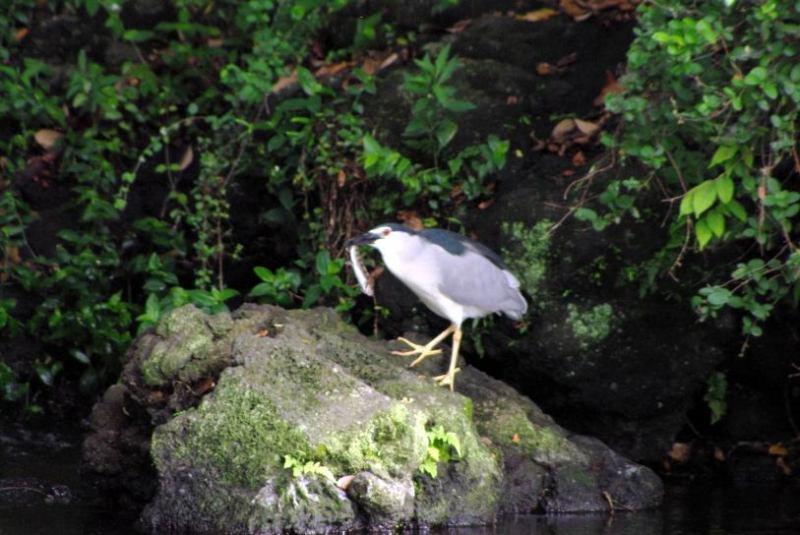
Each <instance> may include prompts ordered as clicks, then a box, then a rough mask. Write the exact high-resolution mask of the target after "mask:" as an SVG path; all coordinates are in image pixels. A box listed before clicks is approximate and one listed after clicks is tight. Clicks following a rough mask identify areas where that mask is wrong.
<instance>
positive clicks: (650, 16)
mask: <svg viewBox="0 0 800 535" xmlns="http://www.w3.org/2000/svg"><path fill="white" fill-rule="evenodd" d="M799 13H800V5H798V3H797V2H794V1H788V2H786V1H780V0H764V1H761V2H733V1H722V0H715V1H711V2H699V1H684V0H668V1H665V2H657V3H656V2H653V3H644V4H643V5H642V7H641V9H640V19H639V26H638V28H637V36H636V39H635V41H634V43H633V44H632V46H631V48H630V50H629V52H628V68H629V72H628V74H627V75H626V76H625V77H624V78H623V79H622V80H621V84H622V86H623V87H624V88H625V93H624V94H616V95H609V96H608V98H607V106H608V107H609V109H611V110H612V111H615V112H617V113H619V114H620V115H621V118H622V119H623V120H624V128H623V129H622V130H621V132H622V133H621V135H620V136H619V137H618V138H617V139H616V140H613V141H612V140H610V138H607V141H608V142H609V143H612V142H613V143H614V144H615V146H616V148H617V149H618V151H619V152H620V154H621V155H622V156H623V157H625V158H633V159H636V160H638V161H639V162H641V163H643V164H644V165H646V166H647V167H649V168H650V169H651V170H652V173H651V174H650V175H649V176H644V177H631V178H627V179H625V180H622V181H614V182H612V183H611V184H609V185H608V189H607V191H609V190H611V189H613V188H616V189H617V190H618V192H624V194H625V195H626V198H625V202H624V203H623V204H622V205H621V206H620V205H619V203H618V202H616V201H618V200H619V199H620V196H619V195H617V196H616V197H614V196H612V197H613V198H603V199H602V200H603V202H604V203H605V204H606V206H607V207H608V209H609V210H608V213H606V214H602V215H598V214H597V213H596V212H594V211H593V210H591V209H588V208H583V209H579V210H578V212H577V213H576V216H578V217H579V218H580V219H584V220H587V221H591V222H592V224H593V225H594V226H595V228H598V229H599V228H602V227H603V226H605V225H606V224H608V223H609V222H614V221H618V220H619V215H620V208H622V209H623V212H625V213H629V214H631V215H633V216H634V217H637V218H638V217H640V216H641V215H642V214H640V213H639V212H640V210H641V209H642V206H643V203H640V202H639V201H638V196H637V194H638V193H641V192H646V191H650V190H654V189H656V188H657V189H656V191H660V192H665V195H664V196H665V197H667V200H668V201H669V206H672V207H673V209H672V210H670V212H669V214H668V215H667V218H668V219H667V221H668V222H669V225H668V229H669V236H668V238H667V241H666V246H665V249H664V250H663V251H662V252H661V253H659V254H658V255H656V257H655V258H654V259H653V262H652V266H651V267H650V268H648V269H647V270H646V271H650V272H652V271H663V270H665V269H669V270H674V269H676V268H677V267H678V266H680V265H684V266H689V267H690V268H691V266H693V265H694V264H693V262H691V260H692V259H693V256H692V255H691V254H690V253H691V250H692V249H693V250H694V251H696V252H699V251H705V250H715V251H718V250H723V249H726V250H733V251H734V254H732V255H728V257H739V259H740V260H739V261H737V264H736V265H735V267H729V268H728V273H729V274H730V275H729V278H727V280H725V279H724V278H723V277H724V276H723V275H722V274H720V273H715V274H714V277H715V278H714V279H712V282H711V283H710V284H709V285H708V286H707V287H706V288H704V289H703V290H702V291H700V293H699V294H698V295H697V297H696V298H695V299H694V304H695V307H696V309H697V310H698V311H699V312H700V314H701V315H702V316H703V317H707V316H709V315H713V314H714V313H716V311H718V310H719V309H720V308H721V307H731V308H734V309H737V310H740V311H742V312H743V313H744V314H743V330H744V333H745V334H747V335H754V336H757V335H759V334H761V328H760V327H759V324H760V323H762V322H763V321H764V320H765V319H766V318H767V317H769V315H770V313H771V312H772V310H773V309H774V307H775V306H776V305H778V304H779V303H788V304H791V305H793V306H797V303H798V301H800V250H798V246H797V242H798V231H799V230H800V215H798V214H800V192H799V191H797V186H796V179H797V176H798V168H797V139H798V125H800V65H798V63H797V57H798V55H800V44H798V41H797V38H796V37H797V28H798V26H799V25H800V15H799ZM634 201H635V202H634ZM678 201H680V202H679V204H678ZM674 204H678V206H677V210H675V209H674V208H675V207H674ZM646 212H647V213H646V214H645V215H646V216H647V217H649V218H651V219H652V220H653V221H655V220H656V218H657V220H658V221H661V220H662V219H663V217H664V214H660V213H654V212H653V211H652V210H651V209H647V210H646ZM740 244H741V245H740Z"/></svg>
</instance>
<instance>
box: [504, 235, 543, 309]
mask: <svg viewBox="0 0 800 535" xmlns="http://www.w3.org/2000/svg"><path fill="white" fill-rule="evenodd" d="M552 226H553V222H552V221H550V220H549V219H543V220H541V221H539V222H538V223H536V224H535V225H534V226H532V227H528V226H526V225H525V224H524V223H520V222H515V223H509V222H504V223H503V226H502V231H503V234H504V236H505V237H506V240H507V241H508V243H510V244H511V245H510V247H508V248H503V250H502V253H503V257H504V258H505V260H506V264H507V265H508V267H509V269H510V270H511V272H512V273H514V274H515V275H516V276H517V277H518V278H519V282H520V285H521V286H522V289H523V290H524V291H525V292H526V293H528V295H530V296H531V297H532V298H533V299H532V302H533V306H539V307H541V306H543V301H542V299H541V297H542V294H543V289H542V285H543V283H544V280H545V277H546V276H547V263H548V260H549V255H550V229H551V228H552Z"/></svg>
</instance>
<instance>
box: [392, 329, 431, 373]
mask: <svg viewBox="0 0 800 535" xmlns="http://www.w3.org/2000/svg"><path fill="white" fill-rule="evenodd" d="M398 340H399V341H401V342H403V343H404V344H406V345H408V346H409V347H411V349H409V350H408V351H392V355H399V356H401V357H410V356H412V355H419V357H417V359H416V360H415V361H414V362H412V363H411V364H409V365H408V367H409V368H413V367H414V366H416V365H417V364H419V363H420V362H422V361H423V360H425V359H426V358H428V357H430V356H432V355H438V354H440V353H441V352H442V350H441V349H433V348H432V347H428V346H427V345H420V344H415V343H414V342H412V341H411V340H409V339H408V338H403V337H402V336H401V337H400V338H398Z"/></svg>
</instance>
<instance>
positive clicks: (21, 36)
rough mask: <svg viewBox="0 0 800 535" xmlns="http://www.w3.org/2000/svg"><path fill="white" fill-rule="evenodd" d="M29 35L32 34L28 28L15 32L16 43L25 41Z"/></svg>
mask: <svg viewBox="0 0 800 535" xmlns="http://www.w3.org/2000/svg"><path fill="white" fill-rule="evenodd" d="M28 33H30V30H29V29H28V28H19V29H18V30H17V31H15V32H14V41H16V42H17V43H19V42H20V41H22V40H23V39H25V36H27V35H28Z"/></svg>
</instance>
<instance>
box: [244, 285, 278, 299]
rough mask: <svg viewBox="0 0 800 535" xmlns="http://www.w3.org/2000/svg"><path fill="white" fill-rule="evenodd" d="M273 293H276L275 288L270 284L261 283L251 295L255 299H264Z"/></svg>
mask: <svg viewBox="0 0 800 535" xmlns="http://www.w3.org/2000/svg"><path fill="white" fill-rule="evenodd" d="M273 293H275V286H274V285H273V284H272V283H269V282H259V283H258V284H256V285H255V286H253V289H252V290H250V295H251V296H253V297H263V296H265V295H272V294H273Z"/></svg>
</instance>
